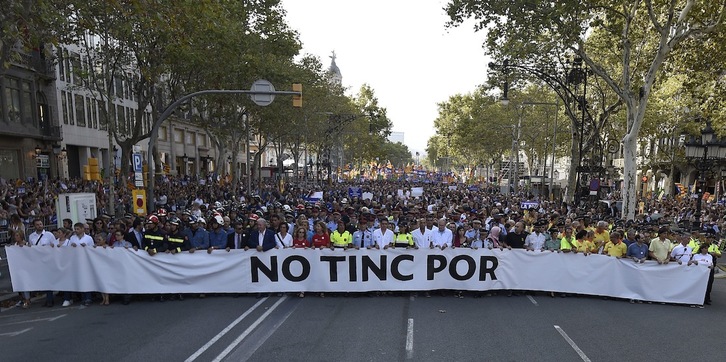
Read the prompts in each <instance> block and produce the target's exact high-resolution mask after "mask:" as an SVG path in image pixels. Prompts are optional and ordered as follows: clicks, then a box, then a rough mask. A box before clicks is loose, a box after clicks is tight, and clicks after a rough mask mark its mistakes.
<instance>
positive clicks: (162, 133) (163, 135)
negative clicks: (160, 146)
mask: <svg viewBox="0 0 726 362" xmlns="http://www.w3.org/2000/svg"><path fill="white" fill-rule="evenodd" d="M167 132H169V129H168V128H166V126H161V127H159V141H166V140H167V139H168V138H169V137H168V136H167V134H166V133H167Z"/></svg>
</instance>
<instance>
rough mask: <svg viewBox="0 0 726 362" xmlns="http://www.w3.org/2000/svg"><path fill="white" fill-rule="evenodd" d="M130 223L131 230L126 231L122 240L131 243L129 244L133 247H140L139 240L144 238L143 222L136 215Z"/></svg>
mask: <svg viewBox="0 0 726 362" xmlns="http://www.w3.org/2000/svg"><path fill="white" fill-rule="evenodd" d="M131 225H132V227H131V230H130V231H129V232H128V233H126V236H124V240H126V241H128V242H129V243H131V246H133V247H134V248H135V249H142V247H141V242H142V241H143V240H144V223H143V221H141V219H140V218H138V217H137V218H136V219H134V222H133V224H131Z"/></svg>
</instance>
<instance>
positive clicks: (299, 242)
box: [292, 238, 309, 248]
mask: <svg viewBox="0 0 726 362" xmlns="http://www.w3.org/2000/svg"><path fill="white" fill-rule="evenodd" d="M307 246H309V245H308V240H307V239H305V238H302V239H292V247H293V248H305V247H307Z"/></svg>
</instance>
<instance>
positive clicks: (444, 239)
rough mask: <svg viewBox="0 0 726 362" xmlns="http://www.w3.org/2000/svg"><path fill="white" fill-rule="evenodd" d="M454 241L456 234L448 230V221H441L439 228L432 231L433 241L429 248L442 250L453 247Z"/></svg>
mask: <svg viewBox="0 0 726 362" xmlns="http://www.w3.org/2000/svg"><path fill="white" fill-rule="evenodd" d="M453 240H454V233H452V232H451V230H449V229H447V228H446V219H439V224H438V228H437V229H435V230H432V231H431V241H430V243H429V247H430V248H431V249H433V248H440V249H441V250H444V249H446V248H447V247H449V246H451V242H452V241H453Z"/></svg>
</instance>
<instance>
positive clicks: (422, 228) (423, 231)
mask: <svg viewBox="0 0 726 362" xmlns="http://www.w3.org/2000/svg"><path fill="white" fill-rule="evenodd" d="M411 236H413V242H414V243H416V246H417V247H419V248H426V247H428V246H429V245H430V244H431V230H429V229H427V228H426V219H425V218H420V219H418V228H417V229H415V230H413V231H412V232H411Z"/></svg>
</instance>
